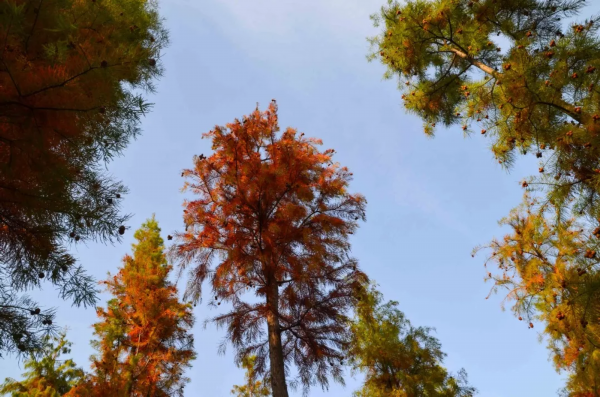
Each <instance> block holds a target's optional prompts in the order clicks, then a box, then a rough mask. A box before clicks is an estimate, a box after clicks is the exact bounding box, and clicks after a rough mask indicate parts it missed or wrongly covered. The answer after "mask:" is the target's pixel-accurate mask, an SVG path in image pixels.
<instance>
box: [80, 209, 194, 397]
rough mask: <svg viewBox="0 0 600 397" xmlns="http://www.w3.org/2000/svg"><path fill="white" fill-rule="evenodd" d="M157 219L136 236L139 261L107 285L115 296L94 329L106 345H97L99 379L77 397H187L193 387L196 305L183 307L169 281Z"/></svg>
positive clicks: (92, 380)
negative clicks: (185, 391)
mask: <svg viewBox="0 0 600 397" xmlns="http://www.w3.org/2000/svg"><path fill="white" fill-rule="evenodd" d="M159 232H160V229H159V228H158V224H157V223H156V221H155V220H154V219H151V220H149V221H148V222H147V223H146V224H144V226H143V227H142V229H140V230H138V231H137V232H136V234H135V237H136V239H137V240H138V243H137V244H134V246H133V248H134V256H133V258H132V257H130V256H128V255H127V256H125V258H124V262H125V266H124V267H123V268H122V269H121V270H120V271H119V273H118V274H117V275H116V276H114V277H112V278H109V279H108V280H107V281H103V282H102V283H103V284H105V285H106V286H107V289H108V290H109V291H110V292H111V293H112V294H113V295H114V296H115V298H114V299H112V300H111V301H109V303H108V308H107V310H104V309H102V308H98V309H97V313H98V317H100V318H101V320H102V321H101V322H99V323H97V324H95V325H94V328H95V334H96V335H98V336H99V337H100V338H101V339H100V340H99V341H97V342H94V343H93V345H94V346H95V347H96V349H97V350H98V352H99V355H98V356H96V357H94V358H93V362H92V369H93V374H92V375H91V376H89V378H88V379H87V380H86V382H84V383H83V384H81V385H80V386H79V387H78V388H76V389H74V390H73V391H72V392H71V394H70V395H71V396H81V397H83V396H111V397H112V396H115V397H116V396H127V397H130V396H139V397H143V396H165V397H166V396H173V395H179V396H182V395H183V386H184V384H185V383H186V382H187V381H189V379H187V378H186V377H184V376H183V370H184V369H186V368H187V367H189V366H190V364H189V362H190V361H191V360H192V359H194V357H195V354H194V352H193V337H192V336H191V335H189V334H188V331H189V329H190V328H191V327H192V325H193V317H192V313H191V305H190V304H183V303H181V302H179V299H178V297H177V288H176V287H175V286H174V285H171V283H170V282H169V281H168V280H167V277H168V274H169V272H170V270H171V266H169V265H167V262H166V259H165V257H164V255H163V252H162V249H163V246H162V244H163V240H162V238H160V235H159Z"/></svg>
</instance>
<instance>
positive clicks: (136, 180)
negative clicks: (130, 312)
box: [0, 0, 600, 397]
mask: <svg viewBox="0 0 600 397" xmlns="http://www.w3.org/2000/svg"><path fill="white" fill-rule="evenodd" d="M383 3H384V0H377V1H375V0H369V1H365V0H327V1H322V0H302V1H299V0H288V1H277V0H244V1H240V0H203V1H198V0H162V2H161V11H162V14H163V15H164V17H165V18H166V26H167V28H168V29H169V30H170V34H171V46H170V47H169V48H168V49H167V50H166V51H165V54H164V59H163V62H164V65H165V67H166V74H165V76H164V77H163V78H162V80H161V81H160V83H159V84H158V93H157V95H154V96H152V97H151V98H150V100H151V102H154V103H155V107H154V111H153V112H152V113H151V114H150V115H148V116H147V117H146V119H145V120H144V124H143V129H144V133H143V136H141V137H140V138H139V139H138V140H137V141H135V142H133V143H132V144H131V145H130V146H129V148H128V150H127V151H126V153H125V156H124V157H123V158H120V159H118V160H116V161H115V162H113V163H112V164H111V165H110V166H109V170H110V172H111V173H113V174H114V176H115V177H117V178H119V179H121V180H123V181H124V182H125V184H126V185H128V186H129V188H130V194H129V195H128V196H127V197H126V198H125V200H124V209H125V211H126V212H130V213H133V214H134V217H133V219H132V220H131V222H130V223H129V225H128V226H130V227H131V229H129V230H128V232H127V233H126V236H125V237H126V238H125V243H124V244H120V245H116V246H103V245H96V244H89V245H87V246H85V245H79V246H77V247H74V252H75V254H76V255H77V257H78V258H80V260H81V262H82V263H83V264H84V266H85V267H86V268H87V269H88V270H89V272H90V273H91V274H93V275H94V276H95V277H97V278H98V279H102V278H105V277H106V273H107V272H109V271H110V272H113V273H114V272H116V270H117V267H118V266H120V260H121V258H122V257H123V255H124V254H126V253H127V252H129V249H130V248H129V247H130V243H131V242H132V234H133V233H132V231H133V230H135V229H136V228H138V227H139V226H140V225H141V223H142V222H143V221H144V220H145V219H147V218H148V217H150V216H151V215H152V213H156V218H157V220H158V221H159V223H160V226H161V227H162V229H163V234H164V236H166V234H167V233H169V232H172V231H175V230H181V229H182V225H183V223H182V207H181V203H182V200H183V196H182V194H181V193H180V192H179V189H180V187H181V186H182V183H183V180H182V178H181V177H180V173H181V169H183V168H185V167H189V166H191V164H192V156H193V155H194V154H200V153H205V154H208V153H210V143H209V142H208V141H207V140H201V135H202V133H204V132H207V131H209V130H210V129H212V128H213V127H214V125H215V124H218V125H224V124H225V123H228V122H230V121H233V119H234V118H236V117H241V116H242V115H244V114H248V113H250V112H251V111H253V110H254V108H255V107H256V102H259V104H260V108H261V110H264V109H265V108H266V107H267V105H268V103H269V101H270V100H271V98H275V99H276V100H277V103H278V105H279V120H280V126H281V128H282V129H284V128H285V127H288V126H291V127H295V128H297V129H298V130H299V131H301V132H304V133H305V134H306V135H308V136H314V137H318V138H321V139H323V142H324V145H323V149H327V148H335V149H336V152H337V153H336V159H337V160H338V161H339V162H340V163H341V164H342V165H346V166H348V167H349V168H350V170H351V172H353V173H354V177H355V180H354V182H353V183H352V184H351V190H352V191H353V192H361V193H363V194H364V195H365V196H366V197H367V200H368V207H367V222H366V223H365V224H363V225H362V226H361V228H360V230H359V232H358V233H356V234H355V235H354V236H353V240H352V243H353V253H354V255H355V256H356V257H357V258H358V259H359V261H360V263H361V265H362V267H363V269H364V270H365V271H366V272H367V273H368V274H369V275H370V276H371V277H372V278H373V279H375V280H376V281H377V282H378V283H379V284H380V289H381V291H382V292H383V294H384V296H385V298H386V299H388V300H392V299H393V300H397V301H399V302H400V308H401V310H403V311H404V312H405V313H406V315H407V316H408V318H409V319H410V320H411V321H412V322H413V324H414V325H427V326H433V327H435V328H436V329H437V332H436V336H437V337H438V338H439V339H440V341H441V343H442V346H443V350H444V351H445V352H446V353H447V354H448V357H447V359H446V361H445V364H446V366H447V367H448V368H449V369H450V370H451V371H456V370H458V369H459V368H461V367H464V368H465V369H466V370H467V372H468V373H469V379H470V381H471V383H472V384H473V385H474V386H476V387H477V388H478V389H479V390H480V394H479V395H480V396H484V397H518V396H552V395H555V394H556V391H557V389H559V388H560V387H561V386H562V384H563V379H562V376H561V375H558V374H557V373H556V372H555V371H554V369H553V366H552V364H551V363H550V362H549V361H548V357H549V355H548V351H547V350H546V347H545V343H540V342H539V341H538V332H539V331H540V330H541V328H542V326H541V324H536V327H535V328H534V330H530V329H527V326H526V324H524V322H519V321H518V320H517V319H515V318H514V317H513V316H512V314H511V313H510V312H509V311H506V312H503V311H502V310H501V308H500V303H501V300H502V298H503V297H502V296H493V297H492V298H490V299H489V300H485V296H486V295H487V293H488V291H489V288H490V286H491V285H490V284H485V283H484V282H483V277H484V274H485V273H484V268H483V257H482V256H479V257H476V258H475V259H473V258H471V256H470V253H471V249H472V248H473V247H474V246H476V245H478V244H483V243H487V242H488V241H489V240H491V239H492V238H493V237H494V236H499V237H501V236H502V235H503V231H502V230H501V229H500V228H499V226H497V223H496V222H497V220H499V219H500V218H501V217H503V216H505V215H507V214H508V212H509V210H510V209H511V208H513V207H514V206H516V205H517V204H518V203H519V202H520V200H521V196H522V189H521V188H520V186H519V184H518V182H519V181H520V180H522V178H523V177H524V176H526V175H530V174H532V173H534V172H536V170H537V162H536V161H535V158H533V156H531V157H530V158H528V159H523V160H521V161H519V162H518V163H517V166H516V167H515V168H514V169H513V170H512V171H511V173H510V174H507V173H506V172H504V171H503V170H502V169H501V168H500V166H499V164H498V163H497V162H495V161H493V157H492V155H491V153H490V151H489V150H488V146H489V144H490V142H489V141H488V140H487V139H486V138H483V137H481V136H480V135H478V134H477V135H474V136H473V137H472V138H468V139H464V138H463V137H462V131H460V130H459V129H458V128H452V129H449V130H444V129H442V130H440V131H439V132H438V135H437V137H436V138H435V139H433V140H431V139H428V138H426V137H425V136H424V134H423V133H422V127H421V122H420V121H419V120H418V119H417V118H416V117H414V116H411V115H407V114H405V112H404V110H403V107H402V106H401V99H400V93H399V92H398V91H397V89H396V83H395V82H394V81H382V74H383V72H384V69H383V67H382V66H381V65H379V64H378V63H376V62H374V63H371V64H369V63H367V62H366V60H365V55H366V53H367V50H368V43H367V41H366V39H365V37H366V36H372V35H374V34H376V33H378V31H377V30H376V29H375V28H374V27H373V26H372V24H371V21H370V20H369V15H370V14H372V13H373V12H377V11H378V10H379V7H380V6H381V5H382V4H383ZM592 8H593V11H595V12H598V11H599V10H600V6H599V5H598V4H595V5H594V6H592V7H589V8H588V9H587V11H590V10H591V9H592ZM32 295H33V296H34V297H36V298H37V299H39V300H40V301H41V302H43V303H44V304H46V305H48V306H56V307H57V308H58V316H57V322H58V323H59V324H64V325H66V326H68V327H69V329H70V330H69V334H68V336H69V339H70V340H71V341H73V342H74V346H73V356H74V359H75V361H76V362H77V363H78V364H79V365H82V366H84V367H85V368H87V366H88V356H89V355H90V354H92V352H93V351H92V349H91V348H90V347H89V343H88V342H89V340H90V339H91V338H92V330H91V324H92V323H93V322H95V321H96V315H95V312H94V310H93V309H88V310H84V309H78V308H71V307H69V304H68V303H65V302H62V301H60V300H59V299H57V297H56V296H57V294H56V293H55V292H54V291H53V290H52V289H47V290H45V291H43V292H41V293H40V292H35V293H33V294H32ZM105 298H106V296H105V295H103V296H102V302H101V303H102V304H104V300H105ZM218 313H219V312H218V311H217V310H209V309H208V308H207V307H206V305H205V304H199V305H198V307H197V308H196V311H195V315H196V318H197V325H196V327H195V328H194V334H195V340H196V349H197V352H198V358H197V360H196V361H195V362H194V363H193V364H194V367H193V368H192V369H191V370H190V371H189V373H188V376H190V377H191V378H192V382H191V383H190V384H189V385H188V386H187V387H186V393H185V395H186V396H190V397H196V396H203V397H225V396H229V391H230V390H231V387H232V385H233V384H236V383H241V382H242V379H243V372H242V370H241V369H238V368H236V367H235V365H234V364H233V355H232V351H231V348H230V349H229V350H228V351H227V353H226V354H225V355H218V354H217V347H218V344H219V342H220V341H221V339H222V337H223V335H224V333H223V332H221V331H219V330H217V329H216V328H215V327H214V326H210V325H209V326H208V327H207V328H206V329H204V327H203V322H204V320H205V319H206V318H208V317H211V316H214V315H216V314H218ZM21 373H22V366H21V368H19V366H18V363H17V361H16V360H15V359H14V358H7V359H4V360H3V361H0V381H1V380H2V379H3V378H4V377H6V376H11V377H19V375H20V374H21ZM360 382H361V377H360V376H356V377H354V378H353V377H351V376H350V374H348V376H347V377H346V383H347V386H346V387H345V388H344V387H341V386H339V385H335V384H333V385H332V387H331V388H330V390H329V392H328V393H325V392H323V391H322V390H321V389H320V388H318V387H317V388H313V389H312V390H311V393H310V395H311V396H315V397H316V396H325V395H328V396H350V395H351V392H352V391H353V390H355V389H356V388H358V386H359V384H360ZM292 395H294V396H300V395H301V393H300V390H298V391H297V392H294V393H292Z"/></svg>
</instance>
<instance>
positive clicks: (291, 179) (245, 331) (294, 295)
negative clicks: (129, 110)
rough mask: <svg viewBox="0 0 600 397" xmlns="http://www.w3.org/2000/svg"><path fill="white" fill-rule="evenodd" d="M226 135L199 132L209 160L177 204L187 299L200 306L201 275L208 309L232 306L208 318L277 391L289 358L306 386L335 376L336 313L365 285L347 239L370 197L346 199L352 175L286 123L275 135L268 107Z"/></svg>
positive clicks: (191, 174) (198, 161) (339, 334)
mask: <svg viewBox="0 0 600 397" xmlns="http://www.w3.org/2000/svg"><path fill="white" fill-rule="evenodd" d="M227 128H228V129H229V131H228V130H227V129H226V128H223V127H218V126H217V127H215V129H214V130H213V131H211V132H209V133H207V134H205V135H204V136H205V137H208V138H211V139H212V142H213V149H214V150H215V153H214V154H213V155H212V156H210V157H208V158H205V157H204V156H202V155H201V156H198V157H195V159H194V169H188V170H185V171H184V174H185V176H187V177H188V178H190V179H191V181H189V182H186V184H185V188H186V189H189V190H191V191H192V192H193V193H194V194H196V195H198V196H199V198H198V199H195V200H193V201H189V202H186V203H185V208H186V209H185V211H184V220H185V224H186V225H187V227H186V230H187V231H186V232H185V233H179V234H177V240H178V245H176V246H175V247H174V251H173V255H174V257H176V258H178V259H179V260H180V261H181V264H182V266H183V267H186V266H188V265H190V264H192V263H193V266H192V267H191V268H190V280H189V283H188V289H187V295H188V296H191V297H192V298H193V299H195V300H198V299H199V298H200V296H201V291H202V283H203V282H204V281H205V280H206V279H207V278H209V280H210V282H211V287H212V291H213V293H214V295H215V299H216V300H217V302H212V300H211V304H212V305H215V304H216V303H219V304H220V302H221V301H225V302H229V303H231V304H232V306H233V308H232V310H231V311H230V312H228V313H226V314H224V315H221V316H218V317H216V318H215V319H214V321H215V322H216V323H217V324H218V325H220V326H225V327H227V334H228V339H229V341H231V343H232V344H233V345H234V346H235V347H236V348H237V350H238V356H237V358H238V360H240V361H241V359H242V358H243V357H245V356H248V355H252V354H255V355H256V356H257V359H256V369H257V372H258V373H259V374H260V373H264V372H265V362H266V360H267V357H269V361H270V375H271V382H272V383H271V384H272V387H273V395H274V396H287V389H286V385H285V369H284V368H285V363H289V362H292V363H293V364H295V366H296V367H297V369H298V372H299V380H300V381H301V382H302V384H303V385H304V386H305V387H308V386H309V384H312V383H314V381H316V382H319V383H321V384H323V385H327V384H328V380H327V379H328V376H333V378H334V379H336V380H339V381H343V380H342V379H341V374H342V373H341V368H340V365H339V360H341V358H342V357H343V353H342V352H341V347H342V346H343V344H344V343H345V342H344V341H345V340H346V339H345V338H346V337H347V335H348V334H347V332H348V330H347V329H346V327H345V325H343V322H342V321H340V318H341V317H342V316H343V315H344V314H345V313H346V310H347V309H348V308H349V307H350V305H352V303H353V299H354V298H353V291H354V289H355V288H357V287H358V286H359V285H360V284H361V283H362V282H364V281H365V280H366V276H365V275H364V274H363V273H362V272H360V271H359V270H357V265H356V262H355V261H354V260H353V259H351V258H350V257H349V256H348V254H349V250H350V244H349V242H348V237H349V235H350V234H352V233H353V232H354V231H355V230H356V228H357V221H358V220H360V219H362V220H364V219H365V205H366V201H365V199H364V197H362V196H361V195H358V194H354V195H353V194H350V193H348V192H347V187H348V183H349V181H350V180H351V178H352V174H351V173H350V172H349V171H348V169H347V168H346V167H340V166H339V165H338V164H337V163H335V164H334V163H332V156H333V153H334V150H333V149H329V150H326V151H325V152H320V151H319V150H318V149H317V145H320V144H321V141H320V140H318V139H314V138H305V137H304V134H298V133H297V132H296V131H295V130H294V129H291V128H288V129H287V130H286V131H285V132H284V133H283V134H281V135H279V134H277V132H278V131H279V127H278V123H277V107H276V105H275V103H274V102H272V103H271V104H270V106H269V109H268V110H267V111H265V112H264V113H262V114H261V113H260V112H259V111H258V109H257V110H256V111H255V112H254V113H252V114H251V115H250V116H248V117H244V119H243V121H242V122H240V121H239V120H236V121H235V122H234V123H230V124H227ZM217 258H218V263H217V264H216V265H214V266H213V260H216V259H217ZM248 294H253V295H254V296H255V297H256V298H258V301H257V299H256V298H253V299H246V298H249V297H248ZM265 323H266V324H265ZM265 325H266V326H267V327H266V328H267V333H266V334H265V332H264V331H265V330H264V326H265Z"/></svg>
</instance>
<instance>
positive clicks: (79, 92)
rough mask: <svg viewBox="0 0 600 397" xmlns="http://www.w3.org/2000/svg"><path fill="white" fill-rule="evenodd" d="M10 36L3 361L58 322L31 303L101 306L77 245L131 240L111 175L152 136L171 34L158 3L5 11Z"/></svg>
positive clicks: (10, 6)
mask: <svg viewBox="0 0 600 397" xmlns="http://www.w3.org/2000/svg"><path fill="white" fill-rule="evenodd" d="M0 31H1V32H2V33H1V36H2V43H3V44H2V48H1V50H0V203H1V205H0V316H1V317H2V318H3V321H1V322H0V352H2V351H9V352H12V351H24V350H30V351H33V350H35V349H36V348H38V347H40V345H41V339H40V337H38V336H36V335H41V334H40V332H39V331H42V330H45V331H46V332H48V331H50V330H51V327H50V324H51V323H50V324H48V321H51V319H52V316H53V311H52V310H50V309H48V310H45V311H42V315H34V314H33V313H34V312H36V311H37V312H38V313H39V310H38V308H37V305H36V304H35V302H32V301H31V300H30V299H29V298H27V297H26V296H21V295H19V293H20V292H21V291H23V290H27V289H29V288H34V287H39V286H40V282H41V281H44V280H47V281H49V282H50V283H51V284H52V285H54V286H56V287H57V288H58V289H59V293H60V296H61V297H63V298H65V299H69V300H71V301H72V302H73V303H75V304H77V305H80V304H83V305H86V306H87V305H92V304H93V303H94V302H95V297H96V295H95V290H94V288H93V283H92V280H91V279H90V278H89V277H87V276H86V275H85V273H84V272H83V271H82V269H81V267H79V266H77V265H76V263H75V259H74V257H73V256H72V255H71V254H70V253H69V252H68V246H69V245H70V244H75V243H78V242H80V243H81V242H84V241H86V240H100V241H114V240H119V238H120V235H122V234H123V233H124V232H125V226H124V222H125V221H126V220H127V219H128V216H127V215H123V214H121V213H120V212H119V199H120V198H121V197H122V195H123V194H124V193H125V192H126V189H125V187H124V186H123V185H122V184H121V183H120V182H117V181H114V180H113V179H111V178H110V177H109V176H108V175H107V174H106V172H105V170H103V169H102V166H103V165H104V163H105V162H106V161H108V160H110V159H111V158H113V157H114V156H115V155H118V154H120V153H121V152H122V151H123V149H124V148H125V147H126V145H127V143H128V142H129V141H130V140H131V139H132V138H134V137H135V136H136V135H138V133H139V132H140V127H139V123H140V117H141V115H142V114H144V112H146V111H148V110H149V104H147V103H146V102H145V101H144V97H143V95H142V93H140V89H142V91H143V89H146V90H150V91H151V90H152V89H153V81H154V80H155V79H156V77H158V76H159V75H160V73H161V70H162V68H161V67H160V62H159V55H160V51H161V49H162V48H163V47H164V46H165V45H166V42H167V35H166V32H165V30H164V29H163V28H162V25H161V20H160V18H159V16H158V14H157V10H156V4H155V3H154V2H153V1H146V0H135V1H132V0H102V1H83V0H35V1H29V0H10V1H2V2H0Z"/></svg>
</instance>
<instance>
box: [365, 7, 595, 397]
mask: <svg viewBox="0 0 600 397" xmlns="http://www.w3.org/2000/svg"><path fill="white" fill-rule="evenodd" d="M584 5H585V1H584V0H545V1H541V0H472V1H469V0H414V1H413V0H409V1H407V2H405V3H403V5H400V4H399V3H398V2H396V1H391V0H390V1H388V5H387V6H386V7H383V8H382V9H381V13H380V14H379V15H374V16H373V17H372V18H373V20H374V21H375V24H376V25H378V26H379V25H380V24H381V25H385V30H384V32H383V34H382V35H380V36H379V37H375V38H373V39H371V43H372V45H373V46H374V47H373V48H374V50H375V51H373V53H372V54H370V56H369V58H370V59H375V58H379V59H381V60H382V62H383V63H384V64H385V65H386V66H387V67H388V71H387V72H386V76H387V77H392V76H393V75H398V76H399V79H400V82H399V83H400V84H399V87H400V89H401V90H402V91H403V96H402V97H403V99H404V101H405V107H406V108H407V109H408V110H409V111H411V112H413V113H416V114H417V115H418V116H420V117H421V118H422V119H423V121H424V122H425V132H426V133H427V134H433V131H434V128H435V126H436V124H437V123H443V124H444V125H446V126H450V125H455V124H458V125H460V126H462V129H463V131H465V133H470V132H471V131H472V130H473V129H475V128H474V126H478V127H477V129H479V128H481V134H482V135H485V136H488V137H490V139H491V140H492V151H493V154H494V156H495V157H496V159H497V160H498V162H499V163H501V164H502V166H503V167H507V168H508V167H510V166H511V165H512V164H513V162H514V159H515V156H516V154H518V153H520V154H522V155H526V154H528V153H529V154H530V155H535V156H536V158H537V159H539V161H540V163H539V168H538V169H536V170H535V171H534V175H535V176H532V177H530V178H528V179H527V180H525V181H523V182H522V187H523V188H524V189H526V191H527V195H526V196H525V199H524V202H523V203H522V204H521V206H520V207H519V208H517V209H515V210H513V211H512V212H511V214H510V215H509V216H508V217H507V218H505V219H503V220H502V221H501V224H503V225H508V226H510V227H512V228H513V232H512V233H511V234H509V235H506V236H505V237H504V239H503V241H497V240H494V241H493V242H492V243H491V244H489V245H488V246H486V248H489V249H490V251H492V252H491V256H490V257H489V259H488V262H492V263H495V264H496V265H497V270H498V271H497V272H495V271H494V270H492V269H490V270H491V271H489V272H488V271H486V272H487V273H488V276H487V278H488V279H493V281H494V283H495V284H494V288H493V289H494V290H496V291H497V290H498V289H499V288H504V287H505V288H507V289H508V290H507V291H508V295H507V298H508V301H509V302H511V303H514V305H513V310H514V312H515V315H516V316H518V317H519V319H520V320H523V321H524V323H525V324H526V325H527V326H528V327H529V328H533V327H534V321H533V320H535V319H538V320H542V321H543V322H544V324H545V330H544V332H545V334H546V335H547V336H549V339H550V347H551V351H552V353H553V357H554V360H555V363H556V366H557V368H558V369H559V370H565V369H566V370H569V371H570V374H571V376H570V380H569V382H568V384H567V387H566V389H565V393H567V394H569V393H571V394H570V395H574V396H587V395H598V393H600V391H599V390H600V364H599V362H598V357H600V351H599V350H598V349H597V346H600V345H599V344H598V343H599V342H600V341H598V336H599V335H598V332H597V330H596V329H595V327H596V326H597V325H598V315H597V314H598V313H596V312H597V311H598V308H599V307H600V287H599V284H598V283H597V281H596V280H597V279H598V270H599V267H598V260H597V256H596V252H597V251H598V246H597V245H598V241H597V240H598V237H600V227H598V226H599V225H600V205H599V201H598V197H599V193H600V183H599V182H600V89H599V87H598V79H600V74H599V72H598V71H597V69H598V68H599V67H600V52H599V51H600V38H599V37H598V22H599V21H598V17H591V18H588V19H586V20H581V19H580V20H579V21H576V22H573V23H571V24H569V25H567V24H565V23H564V22H563V21H562V19H563V18H566V17H572V16H574V15H576V14H577V13H579V12H580V11H582V10H583V7H584ZM501 43H502V44H501ZM532 192H541V193H542V194H539V195H534V194H533V193H532ZM599 252H600V251H599ZM492 271H494V272H495V273H494V274H493V273H492ZM586 393H587V394H586ZM589 393H592V394H589Z"/></svg>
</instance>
